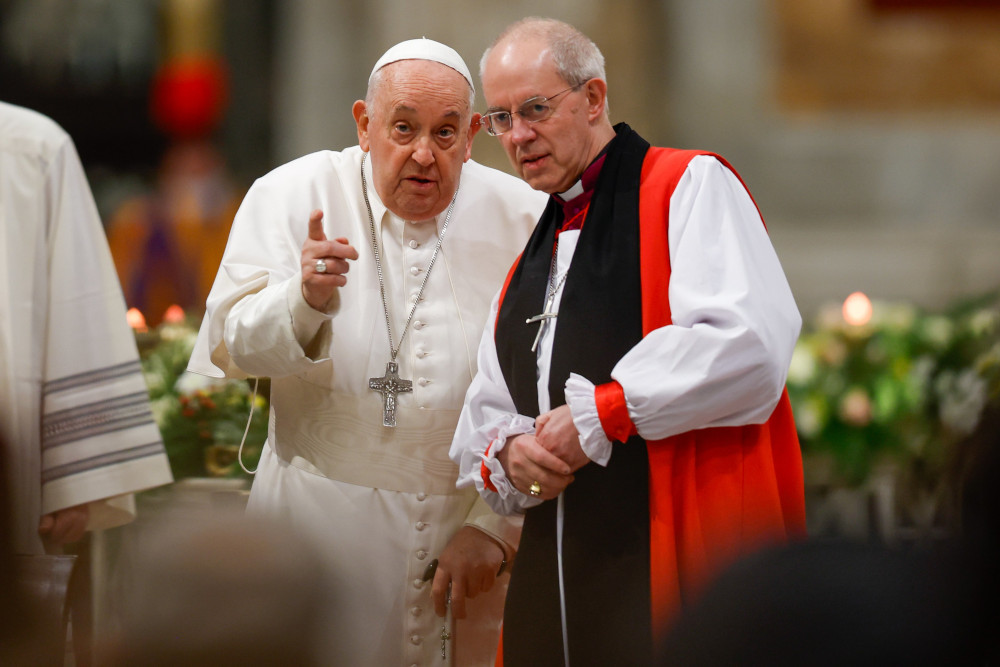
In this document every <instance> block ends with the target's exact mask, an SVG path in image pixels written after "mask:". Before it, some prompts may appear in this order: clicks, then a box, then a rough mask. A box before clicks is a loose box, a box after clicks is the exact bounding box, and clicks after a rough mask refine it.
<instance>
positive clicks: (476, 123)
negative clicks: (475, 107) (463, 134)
mask: <svg viewBox="0 0 1000 667" xmlns="http://www.w3.org/2000/svg"><path fill="white" fill-rule="evenodd" d="M482 120H483V117H482V116H480V115H479V114H477V113H474V114H472V123H470V125H469V140H468V143H466V145H465V161H468V160H469V159H470V158H471V157H472V140H473V139H475V138H476V132H479V130H480V129H482V127H483V123H482Z"/></svg>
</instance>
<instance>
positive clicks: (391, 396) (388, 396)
mask: <svg viewBox="0 0 1000 667" xmlns="http://www.w3.org/2000/svg"><path fill="white" fill-rule="evenodd" d="M368 386H369V387H370V388H371V389H374V390H375V391H377V392H378V393H380V394H382V426H389V427H393V428H395V426H396V395H397V394H405V393H406V392H408V391H413V382H411V381H410V380H403V379H400V377H399V365H398V364H397V363H396V362H395V361H390V362H388V363H387V364H386V365H385V375H383V376H382V377H380V378H368Z"/></svg>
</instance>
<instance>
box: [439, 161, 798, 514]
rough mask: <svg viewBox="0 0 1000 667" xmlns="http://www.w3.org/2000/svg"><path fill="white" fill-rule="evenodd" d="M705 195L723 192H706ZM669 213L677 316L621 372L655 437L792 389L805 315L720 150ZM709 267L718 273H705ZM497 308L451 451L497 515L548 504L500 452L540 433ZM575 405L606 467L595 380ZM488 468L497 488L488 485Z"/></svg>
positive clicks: (641, 425)
mask: <svg viewBox="0 0 1000 667" xmlns="http://www.w3.org/2000/svg"><path fill="white" fill-rule="evenodd" d="M574 187H579V185H577V186H574ZM572 190H573V189H572V188H571V192H572ZM704 191H708V192H712V193H714V195H715V196H712V197H705V196H701V195H702V193H703V192H704ZM564 196H565V195H564ZM572 196H574V195H572V194H571V195H570V196H569V197H566V198H567V199H568V198H571V197H572ZM669 219H670V227H669V229H668V235H669V236H668V240H669V246H670V266H671V273H670V294H669V298H670V312H671V317H672V320H673V322H672V324H670V325H669V326H665V327H662V328H660V329H657V330H655V331H652V332H650V333H649V334H648V335H646V336H645V337H644V338H643V339H642V340H641V341H640V342H639V343H638V344H637V345H636V346H635V347H633V348H632V349H631V350H630V351H629V352H628V353H627V354H626V355H625V356H624V357H622V359H621V360H620V361H619V362H618V363H617V364H616V365H615V367H614V369H613V370H612V372H611V376H612V378H614V379H615V380H617V381H618V382H619V383H620V384H621V385H622V388H623V389H624V391H625V396H626V401H627V404H628V411H629V416H630V417H631V418H632V422H633V423H634V424H635V426H636V428H637V429H638V432H639V434H640V435H641V436H642V437H643V438H646V439H648V440H659V439H662V438H667V437H670V436H672V435H676V434H678V433H684V432H686V431H690V430H692V429H696V428H708V427H714V426H738V425H743V424H754V423H761V422H763V421H765V420H766V419H767V418H768V416H769V415H770V414H771V412H772V411H773V410H774V406H775V404H776V403H777V401H778V399H779V398H780V396H781V392H782V390H783V389H784V386H785V378H786V376H787V374H788V365H789V364H790V363H791V355H792V351H793V350H794V349H795V341H796V340H797V339H798V334H799V330H800V328H801V325H802V319H801V317H800V315H799V311H798V308H797V307H796V305H795V300H794V298H793V296H792V292H791V289H790V288H789V286H788V282H787V280H786V278H785V275H784V272H783V271H782V269H781V264H780V263H779V261H778V257H777V255H776V254H775V251H774V248H773V247H772V245H771V241H770V239H769V238H768V235H767V231H766V229H765V227H764V224H763V223H762V221H761V218H760V213H759V212H758V211H757V207H756V206H755V205H754V203H753V200H752V199H751V198H750V196H749V194H747V191H746V189H745V188H744V187H743V185H742V184H741V183H740V181H739V179H738V178H737V177H736V176H735V175H734V174H733V172H732V171H730V170H729V169H727V168H725V167H723V166H722V164H721V163H720V162H719V161H718V160H716V159H715V158H714V157H711V156H699V157H696V158H694V159H693V160H691V163H690V165H689V166H688V168H687V172H686V173H685V174H684V177H683V178H681V180H680V181H679V182H678V185H677V189H676V190H675V192H674V195H673V197H671V199H670V218H669ZM579 237H580V232H579V231H568V232H562V233H561V234H560V235H559V245H558V255H557V261H556V276H555V280H554V281H553V283H554V284H558V280H559V278H560V277H561V276H563V275H564V274H565V273H566V272H567V271H569V267H570V264H571V263H572V261H573V253H574V251H575V250H576V244H577V240H578V239H579ZM705 267H717V269H716V270H715V271H713V272H712V273H711V275H710V276H707V275H706V268H705ZM498 296H499V295H498ZM561 298H562V291H561V290H560V291H558V292H557V293H556V295H555V298H554V301H553V304H552V307H551V308H550V310H551V311H554V312H558V310H559V302H560V300H561ZM497 305H498V299H497V298H494V300H493V304H492V308H491V311H490V316H489V319H488V321H487V328H486V331H485V333H484V334H483V338H482V341H481V345H480V348H479V352H478V355H479V357H478V364H479V372H478V374H477V376H476V379H475V381H474V383H473V385H472V387H471V389H470V390H469V395H468V399H467V403H466V405H465V408H464V410H463V412H462V418H461V420H460V421H459V425H458V429H457V431H456V433H455V441H454V445H453V447H452V450H451V456H452V458H453V459H454V460H455V461H456V462H457V463H459V465H460V473H459V484H460V485H461V486H463V487H468V488H477V489H478V490H479V492H480V493H481V494H482V495H483V497H484V498H485V499H486V500H487V501H488V502H489V503H490V505H491V506H492V507H493V508H494V509H495V510H496V511H497V512H501V513H503V514H512V513H519V512H523V511H524V510H525V509H527V508H529V507H533V506H535V505H538V504H540V503H541V502H542V501H540V500H539V499H537V498H532V497H531V496H528V495H525V494H523V493H521V492H520V491H518V490H517V489H515V488H514V487H513V485H512V484H510V482H509V480H507V478H506V475H505V473H504V470H503V466H501V465H500V462H499V461H498V460H497V458H496V455H497V453H498V452H499V451H501V450H502V449H503V447H504V444H505V442H506V439H507V438H509V437H513V436H515V435H518V434H521V433H533V432H534V417H535V416H536V415H518V414H517V411H516V409H515V408H514V402H513V400H512V399H511V397H510V393H509V392H508V390H507V384H506V382H505V380H504V377H503V371H501V369H500V364H499V362H498V361H497V350H496V345H495V342H494V339H493V335H492V330H493V326H494V324H495V322H496V315H497ZM531 326H538V325H536V324H533V325H531ZM558 326H559V318H558V317H556V318H555V319H552V320H549V321H548V323H547V324H546V325H545V327H544V329H543V330H542V334H541V338H540V340H539V345H538V385H537V386H538V388H539V391H538V405H539V411H540V412H541V413H545V412H547V411H548V410H549V409H550V406H549V393H548V386H549V366H550V359H551V356H552V341H553V340H554V338H555V330H556V327H558ZM705 387H710V388H712V389H711V390H706V389H705ZM761 387H766V388H767V391H762V390H761ZM566 403H567V404H568V405H569V406H570V411H571V412H572V414H573V422H574V424H575V425H576V427H577V430H578V431H579V432H580V444H581V446H582V448H583V450H584V453H586V454H587V456H588V457H589V458H590V459H591V460H592V461H594V462H596V463H598V464H599V465H607V463H608V461H609V460H610V458H611V455H612V451H613V446H612V443H611V441H610V440H608V438H607V436H606V435H605V433H604V429H603V428H602V426H601V422H600V419H599V418H598V416H597V406H596V403H595V400H594V385H593V383H592V382H590V381H589V380H588V379H586V378H583V377H581V376H579V375H576V374H571V375H570V378H569V380H568V381H567V382H566ZM491 443H492V447H490V445H491ZM487 448H489V452H488V453H487ZM483 464H485V465H486V467H487V469H488V470H489V471H490V472H489V474H490V481H491V482H492V483H493V484H494V485H495V486H496V488H497V490H498V493H493V492H491V491H487V490H486V489H485V483H484V481H483V477H482V466H483Z"/></svg>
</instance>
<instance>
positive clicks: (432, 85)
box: [366, 60, 474, 115]
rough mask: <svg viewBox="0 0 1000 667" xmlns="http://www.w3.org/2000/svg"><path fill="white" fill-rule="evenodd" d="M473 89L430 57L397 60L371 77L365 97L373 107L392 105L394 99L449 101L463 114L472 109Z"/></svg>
mask: <svg viewBox="0 0 1000 667" xmlns="http://www.w3.org/2000/svg"><path fill="white" fill-rule="evenodd" d="M473 95H474V93H473V91H472V88H471V86H469V82H468V81H466V80H465V77H464V76H462V75H461V74H459V73H458V72H457V71H455V70H453V69H452V68H451V67H448V66H447V65H443V64H441V63H438V62H434V61H431V60H399V61H397V62H394V63H389V64H388V65H386V66H385V67H383V68H381V69H380V70H378V71H377V72H376V73H375V75H374V76H373V77H372V80H371V84H370V86H369V89H368V95H367V97H366V99H367V101H368V103H369V104H370V105H374V106H375V107H376V109H378V108H380V107H383V106H386V105H388V106H390V107H392V106H395V105H396V104H397V103H398V101H394V100H397V98H399V97H403V98H405V99H407V100H409V102H408V103H409V104H419V102H420V101H421V100H425V99H426V100H428V101H431V100H433V101H435V102H444V103H451V104H454V105H455V106H456V108H457V109H458V110H459V111H461V112H462V114H463V115H464V114H465V113H468V112H470V111H471V109H472V105H473V103H474V98H473Z"/></svg>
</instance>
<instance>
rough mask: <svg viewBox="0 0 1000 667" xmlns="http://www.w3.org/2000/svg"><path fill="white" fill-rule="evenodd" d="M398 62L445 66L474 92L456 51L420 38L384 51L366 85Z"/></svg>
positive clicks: (472, 84) (474, 88)
mask: <svg viewBox="0 0 1000 667" xmlns="http://www.w3.org/2000/svg"><path fill="white" fill-rule="evenodd" d="M400 60H430V61H432V62H436V63H441V64H442V65H447V66H448V67H450V68H452V69H453V70H455V71H456V72H458V73H459V74H461V75H462V76H463V77H465V80H466V81H468V82H469V86H470V87H471V88H472V90H473V92H475V90H476V85H475V84H474V83H472V74H470V73H469V68H468V67H466V65H465V61H464V60H462V56H460V55H458V51H456V50H455V49H453V48H451V47H450V46H445V45H444V44H442V43H441V42H435V41H434V40H433V39H427V38H426V37H421V38H420V39H408V40H406V41H405V42H400V43H399V44H397V45H396V46H394V47H392V48H390V49H389V50H388V51H386V52H385V54H384V55H383V56H382V57H381V58H379V59H378V62H376V63H375V67H373V68H372V73H371V75H369V77H368V84H369V85H371V82H372V77H373V76H375V72H377V71H379V70H380V69H382V68H383V67H385V66H386V65H388V64H390V63H394V62H398V61H400Z"/></svg>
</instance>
